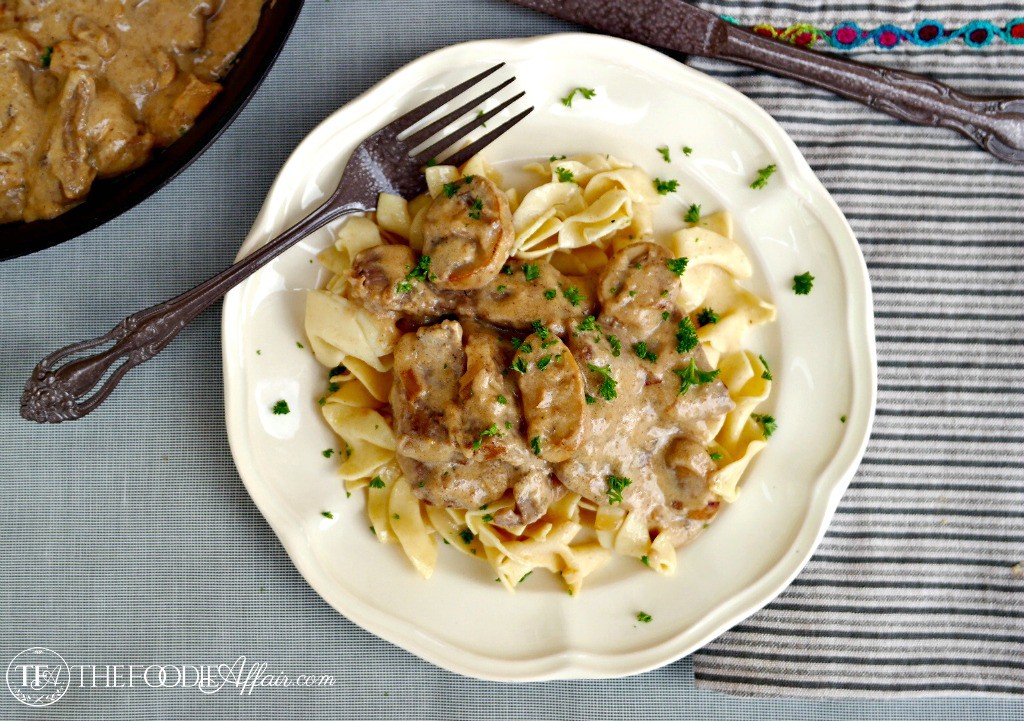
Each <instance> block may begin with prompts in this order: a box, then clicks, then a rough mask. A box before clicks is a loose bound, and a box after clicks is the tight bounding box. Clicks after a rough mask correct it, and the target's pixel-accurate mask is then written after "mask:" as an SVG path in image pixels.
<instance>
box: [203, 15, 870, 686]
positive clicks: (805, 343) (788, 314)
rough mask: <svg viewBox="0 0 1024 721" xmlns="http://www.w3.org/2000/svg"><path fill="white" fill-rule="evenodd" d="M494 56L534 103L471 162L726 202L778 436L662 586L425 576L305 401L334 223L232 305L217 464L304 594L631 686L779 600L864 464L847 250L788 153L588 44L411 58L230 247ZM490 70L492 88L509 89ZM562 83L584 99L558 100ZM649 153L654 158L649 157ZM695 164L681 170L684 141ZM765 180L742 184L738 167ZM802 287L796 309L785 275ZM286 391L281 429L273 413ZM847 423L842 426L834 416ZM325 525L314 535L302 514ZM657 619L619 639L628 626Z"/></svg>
mask: <svg viewBox="0 0 1024 721" xmlns="http://www.w3.org/2000/svg"><path fill="white" fill-rule="evenodd" d="M500 61H504V62H506V63H508V66H509V70H510V72H514V73H515V75H516V76H517V77H518V79H519V80H518V82H517V83H516V85H517V86H518V87H519V88H521V89H523V90H526V91H527V96H528V97H527V100H528V102H529V103H530V104H532V105H535V106H536V111H535V112H534V113H533V114H532V115H531V116H530V117H529V118H527V120H526V121H524V122H523V123H522V124H521V125H520V126H518V127H517V128H516V129H515V130H514V131H513V132H511V133H509V134H507V135H506V136H505V137H503V138H501V139H500V140H499V141H498V142H497V143H495V144H494V145H493V146H492V147H491V148H490V149H489V150H488V151H487V154H488V157H489V158H492V159H502V160H503V161H505V162H506V163H507V164H508V165H509V166H511V165H514V164H518V163H520V162H521V161H525V160H527V159H536V158H542V157H547V156H549V155H551V154H555V153H556V154H559V155H561V154H563V153H569V154H572V153H577V152H605V153H611V154H613V155H615V156H617V157H620V158H623V159H628V160H631V161H633V162H635V163H637V164H639V165H640V166H642V167H644V168H645V169H646V170H647V171H648V172H649V173H651V175H656V176H661V177H663V178H669V177H671V178H677V179H679V180H680V183H681V190H680V192H679V193H676V194H674V195H673V196H671V197H670V198H669V199H668V201H667V202H665V203H664V204H663V206H662V208H661V209H660V210H659V215H658V218H657V221H658V223H659V224H660V225H661V226H662V227H666V228H667V227H670V226H671V225H672V224H676V225H678V223H679V219H680V218H681V213H682V210H683V209H684V208H685V207H686V206H687V205H688V204H689V203H691V202H698V203H701V204H702V205H703V207H704V210H705V212H709V211H713V210H716V209H719V208H726V209H728V210H730V211H731V212H732V213H733V214H734V216H735V220H736V229H737V236H738V238H739V240H740V242H741V243H743V244H744V246H745V247H746V249H747V251H748V252H749V254H750V256H751V258H752V260H753V262H754V266H755V268H756V269H757V278H756V280H755V281H754V283H753V285H752V287H753V289H754V290H755V291H756V292H758V293H760V294H761V295H762V296H764V297H767V298H770V299H771V301H772V302H774V303H775V304H776V305H777V307H778V311H779V320H778V322H777V323H775V324H773V325H772V326H770V327H768V328H765V329H763V330H759V332H757V333H753V334H751V336H750V346H751V347H752V348H755V349H757V350H758V352H763V353H764V354H765V355H766V356H767V357H768V358H769V359H770V360H771V362H772V368H773V370H774V375H775V379H776V382H775V384H774V385H775V388H774V394H773V397H772V398H771V399H770V402H769V410H770V412H771V413H773V414H774V415H775V416H776V417H777V418H778V422H779V430H778V431H777V432H776V434H775V435H774V436H773V437H772V439H771V441H770V443H769V444H768V448H767V449H766V450H765V451H764V452H763V453H762V454H761V455H760V456H759V457H758V458H757V460H756V462H755V463H754V464H753V465H752V466H751V468H750V470H749V473H748V475H747V477H746V480H745V483H744V486H743V491H742V493H741V495H740V498H739V500H738V502H736V503H735V504H733V505H732V506H730V507H728V508H726V509H725V510H724V511H723V512H722V513H721V514H720V515H719V517H718V519H717V520H716V522H715V523H714V525H713V526H712V527H711V528H710V529H709V530H708V531H707V532H706V533H704V534H703V535H702V536H701V537H700V538H698V539H697V541H695V542H694V543H692V544H691V545H689V546H687V547H686V548H685V549H683V550H682V551H681V552H680V554H679V570H678V572H677V574H676V575H675V576H674V577H671V578H664V577H661V576H658V575H656V574H654V573H650V572H649V571H647V570H646V569H645V568H643V567H642V566H640V564H638V563H637V562H636V561H635V560H630V559H616V560H615V561H613V563H611V564H610V565H609V566H607V567H606V568H605V569H603V570H602V571H600V572H599V573H598V574H595V575H594V576H592V577H591V578H589V579H588V580H587V583H586V586H585V588H584V591H583V593H582V594H581V595H579V596H578V597H575V598H573V597H570V596H568V595H567V594H566V593H565V592H564V590H562V588H561V584H560V582H559V581H558V580H557V579H555V578H553V577H550V575H549V574H545V573H536V574H534V575H533V576H532V577H531V578H530V580H529V581H527V582H526V583H524V584H523V585H522V586H520V590H519V591H518V592H516V593H514V594H512V593H508V592H507V591H505V590H504V589H503V588H502V586H501V585H500V584H497V583H495V582H494V578H493V575H492V574H491V573H490V572H489V568H488V567H487V566H486V565H485V564H482V563H480V562H478V561H475V560H474V559H471V558H467V557H465V556H462V555H460V554H457V553H455V552H454V551H452V550H451V549H446V548H445V547H443V546H442V547H441V552H440V554H439V560H438V568H437V571H436V573H435V574H434V577H433V579H431V580H430V581H424V580H423V579H422V578H420V577H419V576H418V575H417V574H416V573H415V572H414V571H413V570H412V568H411V566H410V565H409V564H408V562H407V561H406V559H405V558H404V557H403V556H402V554H401V553H400V552H399V551H398V549H397V547H395V546H383V545H380V544H379V543H377V541H376V540H375V538H374V536H373V535H372V534H371V533H370V531H369V529H368V527H367V526H368V522H367V520H366V515H365V510H364V502H363V498H362V497H361V496H360V495H359V494H353V496H352V497H351V498H348V499H346V497H345V491H344V489H343V488H342V486H341V483H340V482H339V481H338V479H337V477H336V475H335V468H336V464H337V460H336V459H326V458H324V457H323V456H322V454H321V451H323V450H324V449H326V448H330V447H334V446H335V445H336V441H335V439H334V438H333V437H332V436H331V433H330V431H329V430H328V429H327V427H326V425H325V424H324V423H323V422H322V420H321V417H320V412H319V407H318V406H317V404H316V399H317V398H318V397H319V395H320V394H321V393H322V392H323V388H324V383H325V380H324V371H323V369H322V368H321V367H319V366H318V365H317V363H316V362H315V361H314V359H313V357H312V355H311V354H310V352H309V351H308V350H304V349H301V348H298V347H297V345H296V344H297V343H300V342H301V343H303V344H305V336H304V333H303V322H302V319H303V308H304V297H305V291H306V289H308V288H315V287H319V286H320V285H321V284H322V283H323V282H324V280H325V275H324V271H322V270H321V269H320V268H319V267H318V265H317V264H316V263H313V262H312V260H313V258H314V256H315V255H316V253H317V252H319V251H320V250H321V249H322V248H324V247H326V246H327V245H328V244H329V243H330V242H331V239H332V230H333V228H327V229H324V230H322V231H320V232H318V233H316V234H314V235H312V236H310V237H309V238H307V239H306V240H305V241H304V242H303V243H301V244H300V245H299V246H298V247H296V248H294V249H292V250H290V251H289V252H288V253H286V254H285V255H284V256H283V257H281V258H279V259H277V260H276V261H274V262H272V263H271V264H270V265H268V266H267V267H266V268H264V269H262V270H260V271H259V272H258V273H257V274H256V275H254V276H253V277H252V278H250V279H249V280H248V281H247V282H245V283H244V284H242V285H241V286H240V287H238V288H236V289H234V290H233V291H232V292H231V293H230V294H229V295H228V297H227V299H226V301H225V304H224V318H223V333H224V338H223V344H224V345H223V348H224V378H225V403H226V410H227V427H228V434H229V438H230V442H231V450H232V453H233V455H234V458H235V462H236V464H237V466H238V470H239V473H240V474H241V476H242V479H243V481H244V482H245V485H246V488H247V489H248V491H249V493H250V495H251V496H252V498H253V500H254V501H255V502H256V505H257V506H258V507H259V509H260V511H262V513H263V515H264V516H265V517H266V519H267V521H268V522H269V523H270V525H271V526H272V527H273V529H274V531H275V532H276V533H277V535H278V536H279V537H280V539H281V543H282V544H283V545H284V547H285V549H286V550H287V551H288V554H289V555H290V556H291V558H292V560H293V561H294V563H295V565H296V567H297V568H298V569H299V571H300V572H301V573H302V574H303V576H305V578H306V579H307V580H308V581H309V583H310V585H311V586H312V587H313V588H314V589H316V591H317V592H318V593H319V594H320V595H321V596H323V598H324V599H325V600H326V601H327V602H328V603H330V604H331V605H332V606H334V608H336V609H337V610H338V611H339V612H341V613H343V614H344V615H345V616H347V617H348V618H349V619H351V620H352V621H353V622H355V623H357V624H359V625H360V626H362V627H363V628H365V629H367V630H369V631H371V632H372V633H375V634H377V635H378V636H380V637H381V638H384V639H386V640H388V641H390V642H391V643H394V644H396V645H397V646H400V647H402V648H404V649H407V650H408V651H410V652H412V653H414V654H416V655H417V656H420V657H422V658H424V659H427V660H428V661H431V662H433V663H435V664H437V665H439V666H442V667H444V668H447V669H450V670H452V671H455V672H457V673H461V674H465V675H468V676H475V677H479V678H487V679H496V680H505V681H524V680H539V679H554V678H597V677H611V676H623V675H627V674H633V673H639V672H641V671H645V670H648V669H651V668H655V667H658V666H661V665H664V664H667V663H669V662H671V661H673V660H675V659H678V658H681V657H682V656H684V655H686V654H688V653H691V652H692V651H694V650H695V649H698V648H700V647H701V646H703V645H704V644H706V643H708V642H709V641H711V640H712V639H714V638H715V637H716V636H718V635H719V634H721V633H723V632H724V631H725V630H727V629H728V628H730V627H731V626H733V625H735V624H736V623H738V622H740V621H741V620H743V619H744V618H746V617H747V616H749V615H750V614H752V613H754V612H755V611H757V610H758V609H759V608H761V607H762V606H764V605H765V604H766V603H768V602H769V601H770V600H771V599H772V598H774V597H775V596H776V595H777V594H778V593H779V592H780V591H781V590H782V589H783V588H785V587H786V585H787V584H788V583H789V582H790V581H791V580H792V578H793V577H794V576H796V574H797V573H798V572H799V571H800V569H801V568H802V567H803V566H804V564H805V563H806V562H807V560H808V558H809V557H810V555H811V553H812V551H813V550H814V548H815V546H816V545H817V544H818V542H819V540H820V538H821V536H822V534H823V533H824V530H825V528H826V526H827V524H828V522H829V519H830V518H831V516H832V514H833V512H834V511H835V508H836V506H837V505H838V503H839V499H840V497H841V496H842V494H843V491H844V490H845V489H846V486H847V485H848V483H849V481H850V479H851V478H852V476H853V473H854V471H855V469H856V467H857V465H858V463H859V461H860V458H861V456H862V455H863V452H864V447H865V445H866V443H867V438H868V434H869V430H870V426H871V421H872V417H873V414H874V402H875V386H876V378H875V354H874V334H873V321H872V311H871V289H870V285H869V282H868V276H867V270H866V268H865V265H864V260H863V258H862V256H861V253H860V249H859V247H858V245H857V241H856V239H855V238H854V236H853V232H852V231H851V230H850V227H849V225H848V224H847V222H846V220H845V219H844V218H843V216H842V214H841V212H840V211H839V209H838V208H837V207H836V205H835V203H834V202H833V201H832V200H831V198H830V197H829V195H828V193H827V192H826V190H825V189H824V188H823V187H822V185H821V183H819V182H818V180H817V179H816V178H815V176H814V174H813V173H812V171H811V169H810V167H808V165H807V163H806V161H805V160H804V159H803V157H802V156H801V155H800V153H799V151H798V150H797V148H796V146H795V145H794V144H793V142H792V141H791V140H790V139H789V138H788V137H787V136H786V134H785V132H784V131H783V130H782V128H780V127H779V125H778V124H777V123H776V122H775V121H774V120H772V118H771V117H769V116H768V114H767V113H765V112H764V111H763V110H761V109H760V108H759V107H758V106H757V105H755V104H754V103H753V102H751V101H750V100H748V99H747V98H746V97H744V96H743V95H741V94H740V93H738V92H736V91H734V90H732V89H731V88H729V87H728V86H726V85H724V84H722V83H720V82H718V81H716V80H713V79H711V78H709V77H707V76H705V75H702V74H701V73H699V72H697V71H695V70H692V69H691V68H688V67H686V66H685V65H682V64H680V63H678V62H676V61H674V60H672V59H670V58H668V57H666V56H664V55H662V54H660V53H657V52H655V51H653V50H650V49H648V48H646V47H643V46H640V45H635V44H633V43H629V42H626V41H623V40H616V39H612V38H608V37H603V36H598V35H582V34H579V35H577V34H573V35H555V36H547V37H541V38H533V39H526V40H489V41H483V42H475V43H469V44H465V45H457V46H454V47H449V48H445V49H444V50H440V51H438V52H435V53H433V54H431V55H428V56H426V57H424V58H421V59H419V60H417V61H416V62H413V63H411V64H410V65H408V66H406V67H405V68H403V69H401V70H399V71H398V72H397V73H395V74H394V75H392V76H391V77H389V78H387V79H386V80H384V81H383V82H381V83H380V84H379V85H377V86H376V87H375V88H373V89H372V90H370V91H369V92H367V93H366V94H364V95H363V96H361V97H360V98H358V99H356V100H354V101H352V102H351V103H349V104H348V105H346V106H345V107H344V108H342V109H341V110H338V111H337V112H336V113H334V114H333V115H331V116H330V117H329V118H327V119H326V120H325V121H324V122H323V123H321V124H320V126H319V127H317V128H316V129H315V130H314V131H313V132H311V133H310V134H309V136H308V137H307V138H306V139H305V140H304V141H303V142H302V143H301V144H300V145H299V147H298V148H297V149H296V150H295V152H294V153H293V154H292V156H291V158H289V160H288V162H287V163H286V164H285V166H284V167H283V168H282V169H281V173H280V175H279V176H278V178H277V180H276V182H275V183H274V185H273V187H272V188H271V190H270V193H269V194H268V196H267V199H266V202H265V204H264V206H263V209H262V211H261V212H260V214H259V217H258V218H257V219H256V222H255V224H254V225H253V228H252V231H251V232H250V233H249V237H248V238H247V239H246V241H245V243H244V245H243V246H242V249H241V251H240V255H244V254H246V253H248V252H250V251H252V249H253V248H255V247H257V246H259V245H260V244H261V243H263V242H265V241H266V240H267V239H268V238H271V237H273V236H274V235H276V234H277V233H278V232H280V231H281V230H282V229H284V228H286V227H288V226H289V225H291V224H293V223H294V222H296V221H297V220H299V219H300V218H301V217H303V216H304V215H305V214H306V213H308V212H309V211H310V210H311V209H312V208H313V207H315V206H316V205H317V204H319V203H320V202H321V201H322V200H323V199H324V198H325V197H326V196H327V194H328V193H329V192H330V191H331V190H332V189H333V188H334V186H335V184H336V182H337V179H338V178H339V177H340V173H341V169H342V167H343V166H344V163H345V160H346V159H347V157H348V155H349V153H350V152H351V150H352V149H353V148H354V146H355V145H357V144H358V143H359V142H360V140H361V139H362V138H364V137H365V136H367V135H369V134H370V133H372V132H373V131H374V130H376V129H377V128H379V127H380V126H382V125H384V124H386V123H387V122H389V121H390V120H392V119H393V118H394V117H396V116H397V115H398V114H400V113H401V112H404V111H405V110H407V109H409V108H411V107H413V106H415V105H417V104H419V103H421V102H423V101H424V100H426V99H428V98H430V97H431V96H433V95H435V94H437V93H438V92H440V91H442V90H443V89H445V88H448V87H451V86H452V85H454V84H456V83H457V82H459V81H461V80H463V79H465V78H467V77H470V76H471V75H473V74H474V73H476V72H479V71H480V70H483V69H484V68H486V67H488V66H490V65H493V64H494V63H495V62H500ZM506 75H507V74H506ZM577 85H585V86H587V87H593V88H595V89H596V90H597V95H596V97H595V98H594V99H592V100H589V101H585V100H581V99H577V100H576V102H574V103H573V106H572V107H571V108H567V107H565V106H563V105H562V103H561V102H559V98H561V97H562V96H564V95H566V93H567V92H568V91H569V90H570V89H571V88H573V87H575V86H577ZM665 144H668V145H669V146H670V147H671V148H672V153H673V162H672V163H671V164H666V163H665V162H664V161H663V160H662V159H661V156H660V155H659V154H658V153H657V151H656V148H657V147H658V146H661V145H665ZM684 145H687V146H691V147H692V148H693V154H692V155H691V156H690V157H685V156H684V155H683V153H682V152H681V147H682V146H684ZM769 163H774V164H776V165H777V166H778V169H779V170H778V172H777V173H776V174H775V175H774V176H773V177H772V178H771V180H770V182H769V183H768V187H767V188H765V189H764V190H761V191H753V190H751V189H750V188H749V184H750V182H751V180H752V179H753V178H754V177H756V174H757V169H758V168H761V167H764V166H765V165H768V164H769ZM804 271H810V272H812V273H813V274H814V276H815V277H816V279H817V280H816V282H815V285H814V290H813V292H812V293H811V294H810V295H809V296H796V295H794V294H793V292H792V290H791V285H792V278H793V276H794V275H795V274H799V273H802V272H804ZM282 398H283V399H285V400H287V401H288V404H289V406H290V408H291V412H290V413H289V414H287V415H273V414H272V413H271V411H270V409H271V406H272V405H273V404H274V403H275V402H276V401H277V400H279V399H282ZM843 415H845V416H846V417H847V422H846V423H845V424H843V423H840V420H839V419H840V416H843ZM322 511H330V512H331V513H332V514H333V515H334V519H333V520H328V519H326V518H324V517H323V516H322V515H321V512H322ZM641 610H643V611H646V612H647V613H649V614H651V615H652V616H653V619H654V620H653V621H652V622H651V623H647V624H641V623H638V622H637V620H636V614H637V612H638V611H641Z"/></svg>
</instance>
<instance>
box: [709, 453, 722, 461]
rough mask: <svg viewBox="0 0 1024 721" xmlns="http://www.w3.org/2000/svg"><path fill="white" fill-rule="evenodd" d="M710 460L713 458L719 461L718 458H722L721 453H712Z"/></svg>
mask: <svg viewBox="0 0 1024 721" xmlns="http://www.w3.org/2000/svg"><path fill="white" fill-rule="evenodd" d="M711 460H713V461H720V460H722V454H721V453H712V454H711Z"/></svg>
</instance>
